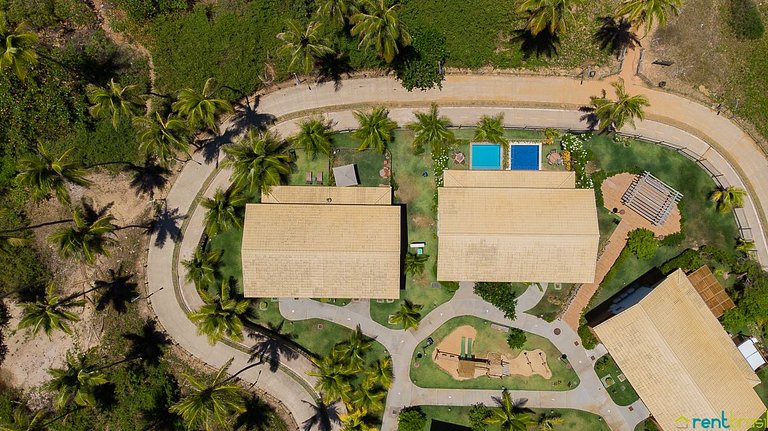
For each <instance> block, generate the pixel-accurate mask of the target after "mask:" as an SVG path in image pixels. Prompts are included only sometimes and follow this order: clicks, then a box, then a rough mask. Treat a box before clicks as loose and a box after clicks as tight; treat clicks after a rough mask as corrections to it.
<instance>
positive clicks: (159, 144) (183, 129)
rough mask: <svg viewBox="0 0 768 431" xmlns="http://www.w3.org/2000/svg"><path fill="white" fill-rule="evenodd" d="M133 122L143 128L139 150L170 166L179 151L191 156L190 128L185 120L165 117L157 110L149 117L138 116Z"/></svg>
mask: <svg viewBox="0 0 768 431" xmlns="http://www.w3.org/2000/svg"><path fill="white" fill-rule="evenodd" d="M133 122H134V124H136V125H137V126H139V127H140V128H141V129H142V131H141V132H140V133H139V150H140V151H141V152H143V153H144V154H145V155H146V156H147V157H150V158H155V159H157V161H158V162H159V163H160V164H161V165H163V166H168V165H169V164H170V163H171V161H172V160H174V159H175V156H176V152H177V151H180V152H182V153H184V154H186V155H187V156H189V130H187V124H186V123H185V122H184V120H181V119H180V118H173V117H171V116H169V117H168V118H167V119H163V117H162V116H160V113H159V112H155V113H154V115H151V114H150V115H149V116H147V117H136V118H134V119H133Z"/></svg>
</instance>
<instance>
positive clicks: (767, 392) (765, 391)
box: [755, 367, 768, 406]
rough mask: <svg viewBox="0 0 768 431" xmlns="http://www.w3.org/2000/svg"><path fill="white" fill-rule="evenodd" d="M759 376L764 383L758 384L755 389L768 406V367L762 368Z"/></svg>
mask: <svg viewBox="0 0 768 431" xmlns="http://www.w3.org/2000/svg"><path fill="white" fill-rule="evenodd" d="M757 376H758V377H760V381H761V382H762V383H761V384H759V385H757V386H756V387H755V390H756V391H757V395H759V396H760V399H761V400H763V404H765V405H766V406H768V367H764V368H763V369H762V370H760V371H759V372H758V373H757Z"/></svg>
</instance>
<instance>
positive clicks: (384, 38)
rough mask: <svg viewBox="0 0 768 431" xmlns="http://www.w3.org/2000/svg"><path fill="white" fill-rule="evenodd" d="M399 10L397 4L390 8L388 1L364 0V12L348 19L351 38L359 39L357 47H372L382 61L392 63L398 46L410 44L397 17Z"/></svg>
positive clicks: (406, 31) (408, 36)
mask: <svg viewBox="0 0 768 431" xmlns="http://www.w3.org/2000/svg"><path fill="white" fill-rule="evenodd" d="M399 9H400V4H399V3H395V4H393V5H391V6H390V4H389V0H366V1H365V2H364V10H361V11H358V12H357V13H355V14H354V15H352V17H351V18H350V22H351V23H352V24H354V26H353V27H352V30H351V33H352V36H359V37H360V44H359V45H358V47H365V48H371V47H373V48H374V49H375V50H376V52H377V53H378V54H379V56H380V57H381V58H383V59H384V61H386V62H387V63H392V60H394V58H395V55H396V54H397V53H398V52H400V50H399V48H398V45H399V46H408V45H410V44H411V35H410V34H408V30H406V29H405V26H404V25H403V23H402V22H401V21H400V19H399V18H398V17H397V11H398V10H399Z"/></svg>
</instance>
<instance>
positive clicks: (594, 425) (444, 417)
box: [420, 393, 610, 431]
mask: <svg viewBox="0 0 768 431" xmlns="http://www.w3.org/2000/svg"><path fill="white" fill-rule="evenodd" d="M499 396H501V393H499ZM420 407H421V410H422V411H423V412H424V413H425V414H426V415H427V424H426V426H425V428H424V431H429V430H430V426H431V424H432V420H440V421H443V422H447V423H452V424H457V425H464V426H470V425H471V423H470V422H469V411H470V409H471V408H472V407H469V406H462V407H457V406H451V407H448V406H420ZM531 410H532V411H531V413H530V414H531V416H533V417H534V418H538V416H539V415H541V414H543V413H552V412H554V413H556V414H558V415H560V417H561V418H562V419H563V423H562V424H560V425H555V430H578V431H586V430H588V431H610V428H609V427H608V425H606V423H605V422H604V421H603V418H602V417H600V416H598V415H596V414H594V413H590V412H585V411H583V410H574V409H531ZM486 430H487V431H500V428H499V426H498V425H488V426H486Z"/></svg>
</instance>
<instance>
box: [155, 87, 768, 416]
mask: <svg viewBox="0 0 768 431" xmlns="http://www.w3.org/2000/svg"><path fill="white" fill-rule="evenodd" d="M613 79H615V78H613ZM608 82H610V81H585V82H584V83H583V85H580V84H579V80H578V79H572V78H568V77H550V76H546V77H545V76H513V75H509V76H492V75H486V76H475V75H449V76H447V77H446V80H445V82H444V84H443V88H442V90H438V89H435V90H429V91H425V92H408V91H406V90H404V89H403V88H402V87H401V86H400V84H399V83H398V82H397V81H396V80H395V79H392V78H389V77H383V78H363V79H355V80H349V81H344V82H343V83H342V86H341V88H340V89H339V90H338V91H337V90H335V89H334V85H333V84H323V85H320V86H317V87H313V90H312V91H309V90H307V89H306V88H305V87H303V86H297V87H288V88H284V89H281V90H278V91H274V92H272V93H269V94H265V95H262V96H261V97H260V98H258V99H257V100H256V101H255V102H254V103H253V104H251V105H250V108H251V109H250V110H249V111H248V112H246V113H240V114H239V115H236V116H234V117H232V118H231V119H230V120H228V121H227V122H225V123H224V124H223V125H222V137H221V138H217V143H224V142H227V141H228V140H230V139H232V138H233V137H235V136H237V135H239V134H241V133H242V132H243V130H244V128H245V127H246V126H248V125H249V124H254V123H260V124H261V123H263V122H264V121H266V120H269V119H276V120H278V121H277V124H275V126H274V128H275V129H276V130H279V131H281V132H282V133H283V134H284V135H288V134H290V133H293V131H295V130H296V125H297V123H298V120H299V119H300V118H302V117H306V116H309V115H325V116H326V117H328V118H329V119H331V120H333V121H335V122H336V127H337V128H339V129H343V128H351V127H354V126H355V124H356V123H355V121H354V119H353V118H352V115H351V112H350V111H351V110H352V109H364V108H366V107H368V106H371V105H377V104H382V105H385V106H387V107H389V108H390V111H391V113H392V116H393V118H394V119H395V120H397V121H398V122H399V123H401V124H404V123H406V122H409V121H412V119H413V112H412V111H413V108H418V109H425V108H426V107H428V106H429V103H430V102H433V101H434V102H436V103H437V104H438V105H440V106H441V111H442V113H443V115H446V116H448V117H449V118H450V119H451V120H452V121H453V123H454V124H457V125H471V124H474V123H475V122H476V121H477V120H478V118H479V116H480V115H482V114H489V115H493V114H495V113H504V114H505V115H506V117H505V121H504V123H505V125H506V126H515V127H525V126H528V127H532V126H535V127H553V128H560V129H583V128H584V124H583V123H582V122H581V120H580V117H581V114H580V113H579V112H578V107H579V106H581V105H583V104H585V103H587V102H588V100H589V96H592V95H597V94H599V93H600V90H601V89H604V88H607V87H608V85H607V84H608ZM627 91H628V92H630V93H631V94H637V93H643V94H645V95H646V96H647V97H648V98H649V99H650V102H651V106H650V107H649V108H648V109H647V114H648V116H647V119H646V120H644V121H639V122H637V128H636V129H635V131H634V132H633V134H636V135H637V136H639V137H643V138H645V139H649V140H652V141H657V142H661V141H663V142H665V143H666V144H667V145H670V146H672V147H674V148H678V149H679V151H684V152H686V153H687V154H689V155H692V156H693V157H695V158H697V160H698V161H699V163H700V164H702V165H703V166H707V167H709V168H714V170H716V171H718V172H719V173H720V174H719V176H718V177H717V180H718V181H719V182H720V183H721V184H723V185H735V186H738V187H742V188H745V189H746V190H747V191H748V197H747V199H746V202H745V207H744V208H743V210H740V212H741V216H742V217H743V218H744V219H745V220H746V221H747V222H748V224H749V226H750V227H751V229H747V230H746V231H745V232H746V233H749V232H751V235H752V236H753V237H754V240H755V242H756V247H757V255H758V258H759V259H760V262H761V263H763V264H764V265H765V264H767V263H768V245H766V240H765V234H764V228H763V226H764V225H765V223H763V221H764V220H765V216H764V214H765V213H766V208H768V189H766V188H764V187H763V188H760V187H757V185H760V184H768V169H766V168H768V161H766V158H765V156H764V154H763V153H762V152H761V151H760V150H759V148H758V147H757V145H756V143H755V142H754V141H753V140H752V139H751V138H750V136H749V135H747V134H746V133H744V132H743V131H742V130H740V129H739V128H738V127H737V126H736V125H735V124H734V123H733V122H731V121H730V120H729V119H727V118H725V117H724V116H718V115H716V112H715V111H714V110H712V109H711V108H710V107H706V106H703V105H700V104H698V103H696V102H693V101H691V100H688V99H685V98H683V97H680V96H677V95H674V94H671V93H667V92H664V91H662V90H658V89H653V88H646V87H644V86H642V84H640V83H638V82H636V81H632V82H631V83H628V85H627ZM257 108H258V111H259V113H258V114H256V112H255V110H256V109H257ZM195 160H196V161H197V162H198V163H187V164H186V165H185V166H184V168H183V171H182V172H181V173H180V175H179V177H178V178H177V180H176V182H175V183H174V185H173V187H172V188H171V189H170V190H169V192H168V195H167V197H166V200H165V201H166V207H167V209H166V211H167V212H168V213H171V214H174V213H175V214H177V215H178V216H180V217H187V216H189V215H191V214H189V212H190V210H191V209H193V206H192V203H193V201H194V200H195V198H196V196H197V193H198V192H199V191H205V190H207V182H208V181H209V177H211V175H212V174H214V172H215V171H216V167H217V166H218V163H213V162H211V163H206V162H205V160H204V157H202V156H201V155H199V154H197V155H195ZM215 160H216V161H218V158H216V159H215ZM181 231H183V233H184V236H188V237H190V238H196V237H199V235H200V234H201V233H202V225H200V224H197V223H191V222H185V223H184V225H183V226H182V227H181ZM162 235H163V234H162V233H155V234H153V236H152V239H151V241H152V243H151V244H150V248H149V250H148V258H147V280H148V282H147V283H148V285H147V293H149V292H152V293H153V295H152V296H151V298H150V302H151V304H152V307H153V309H154V312H155V313H156V314H157V316H158V320H159V322H160V323H161V324H162V326H163V327H164V329H165V330H166V331H167V332H168V334H169V335H170V336H171V338H172V339H173V340H174V341H175V342H176V343H178V344H179V346H180V347H181V348H183V349H185V350H186V351H188V352H189V353H191V354H192V355H194V356H195V357H197V358H199V359H200V360H201V361H204V362H206V363H208V364H209V365H211V366H213V367H218V366H221V365H222V364H223V363H224V362H225V361H226V360H227V359H229V358H230V357H233V356H234V357H236V363H235V364H234V365H233V368H232V369H231V370H233V371H234V370H237V368H236V367H239V366H242V365H243V364H245V361H246V360H247V356H248V355H247V354H246V353H244V352H242V351H240V350H238V349H236V348H235V347H232V346H230V345H226V344H222V343H219V344H217V345H215V346H210V345H208V343H207V340H206V339H205V337H201V336H197V335H196V328H195V327H194V325H193V324H192V323H191V322H190V321H189V320H188V319H187V317H186V313H185V306H184V305H183V304H184V301H185V299H184V298H183V297H182V296H181V295H180V294H179V291H180V287H179V285H178V279H174V277H175V276H174V271H176V270H177V265H178V258H177V256H178V255H176V253H177V248H176V244H175V240H176V238H175V237H172V238H170V240H167V241H162V240H161V239H162ZM161 288H163V289H162V290H160V289H161ZM465 290H466V288H465ZM461 294H462V291H461V289H460V292H458V293H457V297H456V298H455V299H454V300H453V301H451V302H449V303H446V304H443V306H441V307H443V310H448V309H449V307H453V304H454V302H455V301H456V300H459V299H460V298H461V296H459V295H461ZM469 301H470V302H469V303H467V304H465V305H463V306H462V307H461V310H462V311H464V312H465V310H467V309H469V308H468V306H471V309H473V310H474V311H477V312H480V313H481V314H482V313H483V312H485V313H487V314H486V315H487V316H488V317H491V310H490V309H488V308H487V307H489V305H488V304H486V303H484V302H482V301H480V300H479V299H474V300H472V299H469ZM476 301H480V302H476ZM522 301H523V298H521V303H522ZM287 305H288V304H286V306H287ZM281 308H283V305H281ZM360 308H361V309H362V306H360ZM294 310H298V308H294ZM342 310H343V309H342ZM494 310H495V309H494ZM358 311H360V310H358ZM440 312H442V313H444V314H443V316H440V315H439V313H440ZM496 312H498V310H496ZM445 313H446V311H441V310H440V309H436V310H434V311H433V312H432V313H430V314H429V315H428V316H426V318H425V320H424V321H423V322H422V326H423V327H425V328H426V327H428V326H427V325H429V322H430V319H437V318H443V317H444V316H445ZM520 314H521V315H520V316H519V317H518V320H516V321H515V322H514V324H515V326H517V325H520V326H524V325H525V326H526V328H530V329H529V330H532V329H537V328H536V325H540V326H539V329H540V330H543V329H544V328H547V329H552V325H560V326H558V327H559V328H561V331H562V333H561V336H559V337H558V338H556V339H554V340H553V342H554V343H555V345H556V346H557V347H558V348H560V349H561V350H562V351H563V352H565V353H566V354H568V355H569V358H571V360H572V363H573V364H574V367H575V368H577V372H579V375H580V376H582V375H583V376H584V377H583V378H582V384H581V385H580V386H579V388H592V389H593V390H594V391H595V392H594V393H592V392H589V391H588V390H587V389H583V390H584V391H585V392H584V393H582V394H581V396H579V397H572V398H578V399H580V400H579V401H578V402H584V400H586V399H590V398H591V397H593V396H594V394H599V392H600V391H602V385H600V384H599V381H597V380H596V379H597V377H596V375H594V372H592V373H589V372H587V371H585V370H587V369H588V368H589V369H591V366H592V364H591V361H592V360H591V357H590V358H587V352H585V351H584V350H583V349H582V348H581V347H579V346H578V345H576V344H573V343H578V341H577V340H578V338H577V337H576V335H575V333H573V330H572V329H571V328H570V327H568V326H567V325H565V324H564V323H562V322H555V323H554V324H549V323H546V322H543V321H538V319H536V318H534V317H532V316H528V315H526V314H523V313H520ZM354 317H355V318H360V319H361V322H365V321H368V320H370V316H368V317H367V318H366V316H365V315H364V314H362V312H360V313H357V314H355V315H354ZM481 317H482V316H481ZM501 317H502V318H503V316H501ZM341 318H342V319H344V320H346V319H347V318H349V319H350V320H347V322H350V324H351V322H352V320H351V319H352V316H351V315H349V316H341ZM526 319H535V321H533V322H532V323H530V322H529V323H530V327H529V326H527V325H529V323H526V322H525V320H526ZM491 320H494V319H491ZM500 322H503V320H500ZM376 325H378V324H376ZM379 326H381V325H379ZM373 328H375V327H371V328H368V331H369V332H368V333H369V334H370V333H372V332H370V329H373ZM381 328H383V327H381ZM384 329H386V328H384ZM364 330H365V329H364ZM378 330H379V331H380V330H381V329H378ZM531 332H535V331H533V330H532V331H531ZM375 333H376V332H373V334H375ZM383 333H384V334H393V333H394V334H396V335H385V337H390V338H392V340H390V341H393V342H396V343H400V344H405V340H406V338H407V337H408V336H409V335H408V334H407V333H406V332H404V331H399V333H397V331H391V330H389V329H386V332H383ZM550 333H551V332H550ZM548 335H549V334H548ZM410 337H412V338H413V339H414V340H415V337H413V336H412V335H410ZM548 338H550V337H549V336H548ZM401 340H402V342H401ZM561 340H562V341H561ZM390 341H388V342H390ZM411 342H413V341H411ZM391 344H392V343H391V342H390V345H391ZM411 352H412V351H410V352H407V353H403V352H398V351H397V350H396V351H390V353H392V355H393V357H395V358H399V357H402V356H403V355H405V356H404V357H405V358H410V354H411ZM593 356H594V355H593ZM397 364H399V365H398V366H399V367H406V368H407V366H408V364H407V362H406V361H402V360H400V361H398V362H397ZM284 365H285V367H284V368H281V369H280V371H278V372H277V373H269V372H267V373H263V374H261V373H260V372H259V370H260V368H259V367H257V368H254V369H251V370H249V372H247V373H245V374H243V375H242V377H243V379H244V380H247V381H249V382H255V386H256V387H257V388H259V389H261V390H263V391H265V392H267V393H270V394H272V395H274V396H279V398H280V399H281V400H282V401H283V402H284V403H285V405H286V407H287V408H288V409H289V410H290V411H291V412H293V414H294V416H295V417H296V418H297V419H298V421H299V422H300V421H302V420H304V419H305V418H307V417H309V415H310V414H311V409H310V408H309V407H308V406H307V405H306V404H305V403H303V402H302V400H305V399H308V398H310V397H312V396H314V394H312V393H311V392H313V391H311V390H308V389H307V388H306V385H308V384H311V381H310V380H309V379H308V376H306V375H303V376H302V374H303V371H302V368H304V366H306V365H307V364H306V363H305V362H304V363H292V362H290V361H287V362H286V363H285V364H284ZM294 366H295V369H294V368H293V367H294ZM403 369H404V368H403ZM403 369H398V370H397V371H396V373H397V375H398V376H401V375H404V374H402V372H403ZM405 375H407V374H405ZM590 376H592V377H590ZM399 380H400V381H402V380H403V379H399ZM596 385H599V386H596ZM579 388H577V390H578V389H579ZM394 389H397V386H396V387H395V388H393V390H392V391H390V397H389V399H388V409H387V416H386V418H387V419H386V421H387V422H386V423H387V424H388V426H390V427H393V426H394V425H393V424H394V422H392V421H393V416H392V413H391V409H392V406H402V405H404V404H402V402H403V401H404V400H406V398H404V397H406V396H407V397H408V398H407V399H409V400H411V399H413V398H414V397H416V398H417V399H418V397H419V395H420V394H424V392H422V390H421V389H415V388H414V387H413V386H412V385H411V386H410V387H409V389H411V390H412V391H413V392H411V393H410V394H406V393H404V392H403V391H402V389H401V390H400V391H396V390H394ZM427 391H431V392H427V394H429V396H430V397H433V398H430V400H431V402H432V403H436V402H443V401H446V402H447V401H449V400H453V399H452V398H450V399H446V398H445V397H448V396H454V395H442V394H445V393H446V391H442V392H441V391H437V390H427ZM398 392H399V393H398ZM453 392H456V391H453ZM496 392H497V391H496ZM457 393H459V392H457ZM569 393H570V392H569ZM461 394H462V396H464V395H463V391H462V392H461ZM472 394H475V395H471V396H472V397H479V398H482V397H485V399H486V400H487V399H488V397H486V395H490V394H481V393H479V392H472ZM514 395H515V396H521V395H530V397H529V398H530V399H531V400H535V399H534V398H533V397H534V396H536V395H535V394H522V393H515V394H514ZM467 396H470V395H467ZM602 398H603V399H604V400H607V399H608V397H602ZM540 402H543V401H540ZM549 402H553V403H554V401H552V400H550V401H549ZM638 403H639V402H638ZM609 406H610V404H606V405H604V406H602V407H600V411H601V412H602V411H603V410H605V414H606V415H609V416H607V417H608V418H618V416H622V418H625V416H624V415H630V416H628V417H626V418H625V419H626V420H624V419H623V420H624V424H623V425H622V424H620V423H618V422H619V421H618V420H613V419H612V420H610V421H609V424H611V425H612V426H616V428H615V429H627V428H626V426H627V425H628V424H629V423H636V422H637V421H638V420H639V419H638V416H642V415H643V414H644V412H645V409H644V408H643V407H642V404H638V406H637V408H634V411H632V412H629V410H628V409H620V410H619V411H620V412H621V413H620V414H618V415H617V414H616V410H615V408H614V407H609ZM593 407H596V406H593ZM608 410H610V411H608Z"/></svg>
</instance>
